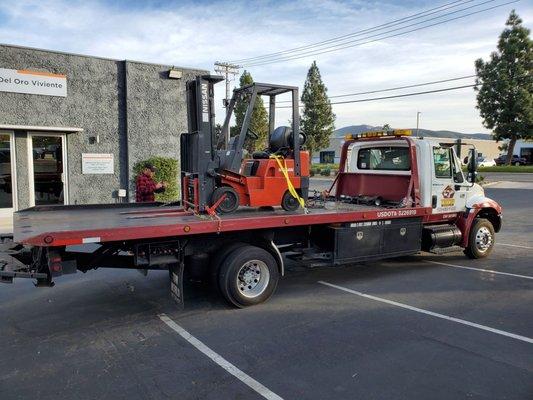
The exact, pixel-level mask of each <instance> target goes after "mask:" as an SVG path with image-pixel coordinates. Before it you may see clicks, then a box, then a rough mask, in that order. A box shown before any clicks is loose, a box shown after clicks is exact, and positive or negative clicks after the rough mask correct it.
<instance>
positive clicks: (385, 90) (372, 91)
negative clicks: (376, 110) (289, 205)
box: [277, 75, 477, 103]
mask: <svg viewBox="0 0 533 400" xmlns="http://www.w3.org/2000/svg"><path fill="white" fill-rule="evenodd" d="M476 76H477V75H467V76H459V77H457V78H449V79H441V80H439V81H432V82H424V83H416V84H413V85H405V86H396V87H392V88H388V89H378V90H369V91H366V92H356V93H346V94H338V95H335V96H328V97H329V98H330V99H335V98H339V97H349V96H360V95H363V94H373V93H382V92H391V91H394V90H401V89H409V88H414V87H420V86H427V85H435V84H437V83H444V82H453V81H459V80H462V79H468V78H475V77H476ZM277 103H291V100H283V101H278V102H277Z"/></svg>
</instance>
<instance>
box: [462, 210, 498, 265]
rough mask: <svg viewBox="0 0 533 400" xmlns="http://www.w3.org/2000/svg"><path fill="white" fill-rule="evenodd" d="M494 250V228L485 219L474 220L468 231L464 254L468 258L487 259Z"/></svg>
mask: <svg viewBox="0 0 533 400" xmlns="http://www.w3.org/2000/svg"><path fill="white" fill-rule="evenodd" d="M493 248H494V227H493V226H492V224H491V223H490V221H489V220H487V219H485V218H476V219H475V220H474V223H473V224H472V228H471V229H470V234H469V237H468V246H467V247H466V249H465V250H464V253H465V254H466V256H467V257H468V258H473V259H476V258H484V257H487V256H488V255H489V254H490V253H491V252H492V249H493Z"/></svg>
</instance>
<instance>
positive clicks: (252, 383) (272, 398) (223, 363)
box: [158, 314, 283, 400]
mask: <svg viewBox="0 0 533 400" xmlns="http://www.w3.org/2000/svg"><path fill="white" fill-rule="evenodd" d="M158 317H159V318H160V319H161V321H163V322H164V323H165V324H167V325H168V327H169V328H170V329H172V330H173V331H174V332H176V333H177V334H179V335H180V336H181V337H182V338H183V339H185V340H186V341H187V342H189V343H190V344H192V345H193V346H194V347H196V349H197V350H199V351H200V352H202V353H203V354H204V355H206V356H207V357H209V358H210V359H211V360H212V361H214V362H215V363H216V364H218V365H219V366H220V367H222V368H224V369H225V370H226V371H227V372H229V373H230V374H231V375H233V376H234V377H236V378H237V379H239V380H240V381H241V382H243V383H244V384H245V385H247V386H249V387H250V388H252V389H253V390H255V391H256V392H257V393H259V394H260V395H261V396H263V397H264V398H265V399H268V400H283V398H281V397H280V396H278V395H277V394H276V393H274V392H272V391H271V390H270V389H268V388H267V387H265V386H263V385H262V384H260V383H259V382H257V381H256V380H255V379H254V378H252V377H251V376H249V375H247V374H245V373H244V372H243V371H241V370H240V369H239V368H237V367H236V366H235V365H233V364H232V363H230V362H229V361H228V360H226V359H225V358H224V357H222V356H221V355H219V354H217V353H215V352H214V351H213V350H211V349H210V348H209V347H207V346H206V345H205V344H204V343H202V342H201V341H200V340H198V339H196V338H195V337H194V336H193V335H191V334H190V333H189V332H187V331H186V330H185V329H183V328H182V327H181V326H179V325H178V324H176V323H175V322H174V321H173V320H172V319H171V318H169V317H168V316H167V315H166V314H159V315H158Z"/></svg>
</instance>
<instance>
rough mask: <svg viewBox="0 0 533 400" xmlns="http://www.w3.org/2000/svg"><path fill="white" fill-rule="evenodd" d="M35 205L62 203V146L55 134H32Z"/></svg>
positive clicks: (59, 138) (60, 140)
mask: <svg viewBox="0 0 533 400" xmlns="http://www.w3.org/2000/svg"><path fill="white" fill-rule="evenodd" d="M32 146H33V182H34V193H35V205H45V204H63V181H62V174H63V147H62V139H61V137H57V136H32Z"/></svg>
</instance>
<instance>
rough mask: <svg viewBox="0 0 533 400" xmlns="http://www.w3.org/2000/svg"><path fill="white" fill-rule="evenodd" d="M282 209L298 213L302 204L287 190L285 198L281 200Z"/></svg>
mask: <svg viewBox="0 0 533 400" xmlns="http://www.w3.org/2000/svg"><path fill="white" fill-rule="evenodd" d="M281 207H282V208H283V209H284V210H285V211H296V210H297V209H298V207H300V203H299V202H298V200H297V199H295V198H294V197H293V195H292V194H291V193H290V192H289V191H288V190H287V191H286V192H285V193H284V194H283V198H282V199H281Z"/></svg>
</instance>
